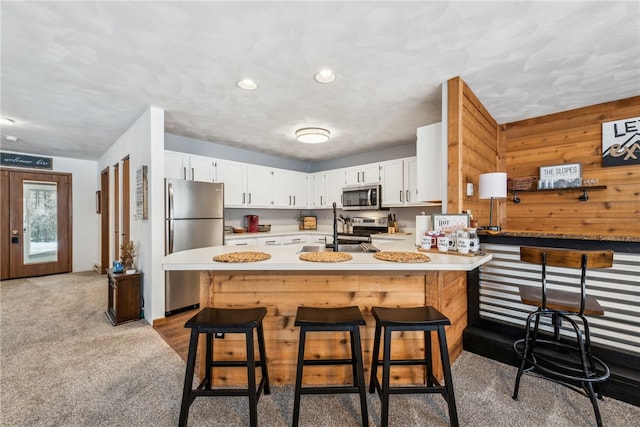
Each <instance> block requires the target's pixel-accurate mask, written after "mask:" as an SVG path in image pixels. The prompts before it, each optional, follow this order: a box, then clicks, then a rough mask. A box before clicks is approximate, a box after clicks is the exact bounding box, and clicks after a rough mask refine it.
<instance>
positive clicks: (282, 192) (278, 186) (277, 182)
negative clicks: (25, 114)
mask: <svg viewBox="0 0 640 427" xmlns="http://www.w3.org/2000/svg"><path fill="white" fill-rule="evenodd" d="M290 187H291V172H290V171H287V170H283V169H274V170H273V206H274V207H276V208H289V207H291V206H292V205H293V196H292V195H291V188H290Z"/></svg>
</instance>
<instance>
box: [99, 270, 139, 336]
mask: <svg viewBox="0 0 640 427" xmlns="http://www.w3.org/2000/svg"><path fill="white" fill-rule="evenodd" d="M107 277H108V279H109V297H108V301H109V303H108V307H107V317H108V318H109V320H110V321H111V323H112V324H113V326H116V325H119V324H121V323H125V322H130V321H133V320H138V319H140V318H141V311H142V292H141V289H140V287H141V283H142V273H140V272H136V273H131V274H126V273H114V272H113V269H111V268H108V269H107Z"/></svg>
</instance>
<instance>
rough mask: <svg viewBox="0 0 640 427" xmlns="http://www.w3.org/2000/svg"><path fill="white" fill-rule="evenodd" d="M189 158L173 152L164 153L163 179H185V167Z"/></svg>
mask: <svg viewBox="0 0 640 427" xmlns="http://www.w3.org/2000/svg"><path fill="white" fill-rule="evenodd" d="M188 164H189V157H188V156H187V155H185V154H182V153H175V152H173V151H165V152H164V177H165V178H174V179H187V167H188Z"/></svg>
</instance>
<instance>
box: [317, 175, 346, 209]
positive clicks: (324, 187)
mask: <svg viewBox="0 0 640 427" xmlns="http://www.w3.org/2000/svg"><path fill="white" fill-rule="evenodd" d="M312 179H313V207H314V208H327V207H329V208H330V207H332V206H333V202H336V205H337V206H338V207H342V189H343V188H344V186H345V184H346V177H345V170H344V169H332V170H328V171H324V172H316V173H314V174H313V175H312Z"/></svg>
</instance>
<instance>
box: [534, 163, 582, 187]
mask: <svg viewBox="0 0 640 427" xmlns="http://www.w3.org/2000/svg"><path fill="white" fill-rule="evenodd" d="M581 185H582V165H581V164H580V163H566V164H564V165H553V166H540V184H539V188H541V189H542V188H572V187H580V186H581Z"/></svg>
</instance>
